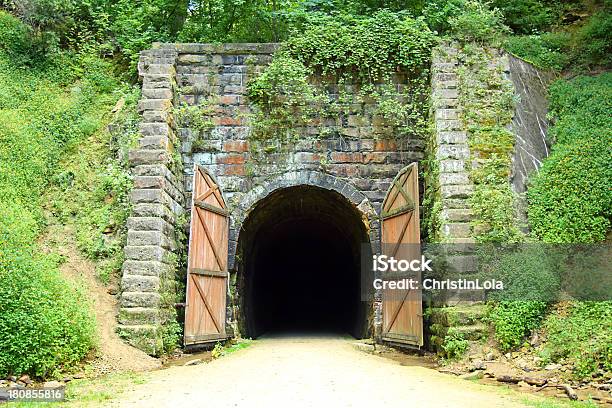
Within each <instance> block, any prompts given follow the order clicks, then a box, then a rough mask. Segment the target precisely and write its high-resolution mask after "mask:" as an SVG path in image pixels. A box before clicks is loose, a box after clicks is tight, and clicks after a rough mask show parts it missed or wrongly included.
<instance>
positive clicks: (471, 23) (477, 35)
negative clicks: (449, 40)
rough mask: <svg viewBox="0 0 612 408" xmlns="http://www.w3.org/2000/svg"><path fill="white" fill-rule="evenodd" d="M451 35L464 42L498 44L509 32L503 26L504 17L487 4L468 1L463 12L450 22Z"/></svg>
mask: <svg viewBox="0 0 612 408" xmlns="http://www.w3.org/2000/svg"><path fill="white" fill-rule="evenodd" d="M448 24H449V26H450V30H451V33H452V34H453V35H454V36H455V37H456V38H458V39H459V40H463V41H477V42H479V43H496V42H498V41H499V39H500V38H501V35H502V34H504V33H508V32H509V28H508V27H506V26H505V25H504V24H503V15H502V14H501V13H500V12H499V10H498V9H491V8H489V6H488V4H487V3H483V2H481V1H475V0H466V2H465V3H464V4H463V6H462V9H461V12H460V13H459V14H457V15H454V16H451V17H450V18H449V20H448Z"/></svg>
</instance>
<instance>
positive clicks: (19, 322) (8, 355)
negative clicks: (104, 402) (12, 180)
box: [0, 203, 95, 377]
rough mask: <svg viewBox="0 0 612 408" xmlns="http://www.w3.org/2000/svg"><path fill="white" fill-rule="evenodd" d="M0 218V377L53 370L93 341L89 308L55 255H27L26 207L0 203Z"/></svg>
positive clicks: (30, 231)
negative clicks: (61, 271)
mask: <svg viewBox="0 0 612 408" xmlns="http://www.w3.org/2000/svg"><path fill="white" fill-rule="evenodd" d="M0 219H2V222H0V376H2V377H4V376H6V375H9V374H21V373H25V372H27V373H30V374H33V375H35V376H37V377H46V376H49V375H53V374H55V373H56V372H57V370H58V368H59V367H62V366H67V365H71V364H74V363H76V362H78V361H80V360H81V359H82V358H83V357H84V356H85V355H86V354H87V353H88V351H89V350H90V349H91V348H92V347H93V346H94V340H95V337H94V334H95V323H94V317H93V315H92V313H91V308H90V307H89V303H88V301H87V299H86V297H85V296H84V294H83V293H82V291H80V290H79V289H78V288H76V287H75V286H73V285H71V284H69V283H68V282H67V281H65V280H64V279H62V277H61V276H60V274H59V271H58V270H57V262H56V260H54V259H53V258H51V257H38V256H35V255H33V253H32V250H33V248H32V247H31V242H32V241H33V240H34V239H35V236H36V232H37V231H36V223H35V221H34V220H33V219H32V218H31V217H30V216H29V215H28V213H27V212H24V211H23V210H22V209H21V208H19V206H12V205H9V204H7V203H1V204H0Z"/></svg>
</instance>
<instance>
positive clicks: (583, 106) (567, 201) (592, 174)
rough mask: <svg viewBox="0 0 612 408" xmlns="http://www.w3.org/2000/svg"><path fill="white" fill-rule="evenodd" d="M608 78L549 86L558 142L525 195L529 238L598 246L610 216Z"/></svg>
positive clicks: (611, 80)
mask: <svg viewBox="0 0 612 408" xmlns="http://www.w3.org/2000/svg"><path fill="white" fill-rule="evenodd" d="M611 90H612V74H610V73H606V74H602V75H599V76H597V77H578V78H576V79H574V80H572V81H565V80H560V81H557V82H556V83H554V84H553V85H552V86H551V87H550V109H551V115H552V116H553V117H555V118H557V121H556V122H555V124H554V126H553V127H552V128H551V129H550V131H549V134H550V135H551V136H552V137H553V138H554V140H555V142H556V144H555V145H554V146H553V149H552V153H551V156H550V157H549V158H548V159H546V160H545V162H544V164H543V166H542V168H541V170H540V171H539V172H538V173H537V174H535V175H534V178H533V180H532V182H531V185H530V188H529V190H528V192H527V197H528V200H529V208H528V213H529V221H530V225H531V228H532V231H533V234H534V235H535V236H536V237H538V238H539V239H541V240H543V241H545V242H554V243H563V242H570V243H571V242H584V243H588V242H598V241H602V240H604V239H605V237H606V234H607V232H608V231H609V229H610V219H611V218H612V191H611V190H610V188H609V186H610V184H611V182H612V167H611V166H610V163H611V162H612V155H611V152H610V145H611V144H612V135H611V134H610V129H611V128H612V118H611V117H610V115H609V112H610V109H612V102H611V101H610V98H609V95H610V92H611Z"/></svg>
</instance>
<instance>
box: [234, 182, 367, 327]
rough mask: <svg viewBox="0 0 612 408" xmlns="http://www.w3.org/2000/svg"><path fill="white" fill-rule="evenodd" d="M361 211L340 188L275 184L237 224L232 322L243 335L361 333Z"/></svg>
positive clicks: (363, 240)
mask: <svg viewBox="0 0 612 408" xmlns="http://www.w3.org/2000/svg"><path fill="white" fill-rule="evenodd" d="M367 242H369V238H368V235H367V231H366V228H365V225H364V223H363V221H362V218H361V214H360V212H359V211H358V210H357V208H355V206H354V205H352V204H351V203H350V202H349V201H348V200H347V199H346V198H345V197H343V196H342V195H341V194H339V193H337V192H335V191H331V190H326V189H323V188H320V187H314V186H305V185H301V186H295V187H288V188H284V189H281V190H277V191H275V192H273V193H271V194H270V195H268V196H267V197H266V198H264V199H263V200H261V201H260V202H259V203H258V204H257V205H256V206H255V208H254V209H253V210H252V211H251V212H250V215H249V216H248V217H247V219H246V220H245V221H244V223H243V225H242V229H241V231H240V237H239V243H238V256H239V258H240V264H239V270H238V272H239V275H238V281H237V285H236V287H237V292H238V293H237V294H238V298H239V300H238V303H239V305H240V316H239V324H240V327H241V332H242V333H243V335H245V336H247V337H253V338H256V337H259V336H261V335H263V334H279V333H322V332H326V333H337V334H340V333H348V334H351V335H352V336H354V337H356V338H361V337H364V336H365V335H367V331H368V327H367V326H368V325H367V323H366V321H367V316H368V311H370V310H371V307H370V306H371V305H369V304H368V302H362V301H361V299H360V256H361V247H362V244H363V243H367Z"/></svg>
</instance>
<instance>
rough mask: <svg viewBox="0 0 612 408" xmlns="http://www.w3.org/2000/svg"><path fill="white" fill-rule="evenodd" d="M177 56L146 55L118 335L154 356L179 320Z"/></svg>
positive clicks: (133, 153) (167, 51)
mask: <svg viewBox="0 0 612 408" xmlns="http://www.w3.org/2000/svg"><path fill="white" fill-rule="evenodd" d="M176 57H177V53H176V51H175V50H173V49H154V50H149V51H144V52H143V53H142V55H141V58H140V63H139V65H138V72H139V75H140V76H141V78H142V83H143V85H142V99H141V101H140V102H139V105H138V109H139V111H140V112H141V114H142V118H143V120H142V123H141V125H140V135H141V137H140V140H139V141H138V147H137V148H136V149H134V150H132V151H130V154H129V160H130V165H131V167H132V175H133V177H134V188H133V190H132V193H131V202H132V206H133V208H132V215H131V217H130V218H129V219H128V223H127V227H128V237H127V245H126V247H125V258H126V260H125V262H124V264H123V277H122V280H121V289H122V295H121V311H120V314H119V319H118V320H119V328H118V330H119V333H120V335H122V336H123V337H124V338H126V339H127V341H128V342H130V343H131V344H133V345H134V346H136V347H138V348H140V349H142V350H144V351H146V352H147V353H149V354H158V353H160V352H161V350H162V332H163V327H164V325H165V324H166V323H168V320H169V319H175V313H174V310H173V309H174V302H175V294H176V288H175V280H174V273H175V268H174V265H175V262H176V259H175V258H176V256H175V255H174V253H173V251H175V249H176V234H175V227H176V226H177V221H178V219H179V217H180V216H181V215H182V214H183V212H184V210H183V208H184V203H185V202H184V194H183V182H182V181H183V179H182V174H180V172H178V171H177V170H176V168H177V166H176V163H175V162H176V160H175V157H174V156H173V151H174V149H175V145H177V138H176V135H175V131H174V127H173V120H172V108H173V103H174V93H175V88H176V81H175V60H176Z"/></svg>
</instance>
